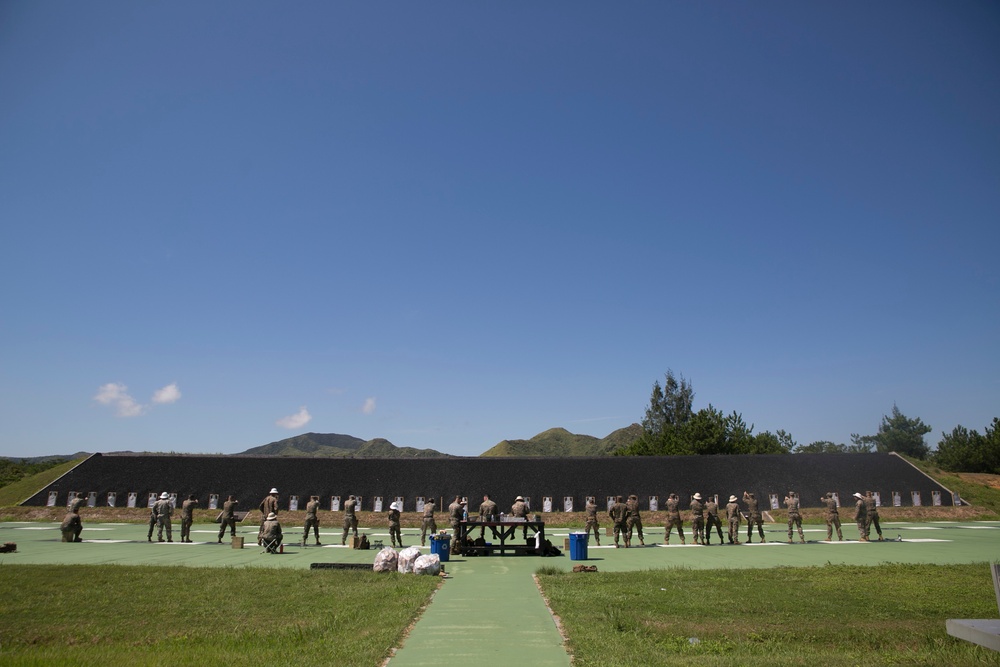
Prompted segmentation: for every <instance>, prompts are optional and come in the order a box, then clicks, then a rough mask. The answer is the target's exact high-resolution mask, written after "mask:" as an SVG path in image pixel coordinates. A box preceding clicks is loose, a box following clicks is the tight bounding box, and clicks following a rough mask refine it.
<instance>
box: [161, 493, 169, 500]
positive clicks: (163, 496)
mask: <svg viewBox="0 0 1000 667" xmlns="http://www.w3.org/2000/svg"><path fill="white" fill-rule="evenodd" d="M169 497H170V494H169V493H167V492H166V491H164V492H163V493H161V494H160V500H166V499H167V498H169Z"/></svg>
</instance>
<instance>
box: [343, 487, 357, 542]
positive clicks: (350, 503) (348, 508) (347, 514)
mask: <svg viewBox="0 0 1000 667" xmlns="http://www.w3.org/2000/svg"><path fill="white" fill-rule="evenodd" d="M357 506H358V501H357V500H355V499H354V496H351V497H350V498H348V499H347V502H346V503H344V534H343V535H341V536H340V543H341V544H342V545H343V544H347V533H348V531H351V530H353V531H354V537H357V536H358V515H357V514H355V513H354V511H355V509H356V508H357Z"/></svg>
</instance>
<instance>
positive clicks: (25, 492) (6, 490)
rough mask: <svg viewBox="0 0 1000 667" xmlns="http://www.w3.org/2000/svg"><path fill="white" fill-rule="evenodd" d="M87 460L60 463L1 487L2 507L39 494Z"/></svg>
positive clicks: (0, 504) (0, 505)
mask: <svg viewBox="0 0 1000 667" xmlns="http://www.w3.org/2000/svg"><path fill="white" fill-rule="evenodd" d="M85 458H86V457H84V458H79V459H75V460H73V461H66V462H65V463H60V464H59V465H57V466H54V467H52V468H49V469H48V470H44V471H42V472H40V473H36V474H34V475H29V476H27V477H24V478H22V479H19V480H17V481H16V482H11V483H10V484H7V485H4V486H3V487H0V507H7V506H9V505H17V504H19V503H20V502H21V501H22V500H25V499H26V498H30V497H31V496H33V495H35V494H36V493H38V491H39V490H40V489H44V488H45V487H46V486H48V485H49V484H51V483H52V482H54V481H56V480H57V479H59V478H60V477H61V476H63V475H65V474H66V473H67V472H69V471H70V470H72V469H73V468H75V467H76V466H78V465H79V464H80V463H82V462H83V461H84V459H85Z"/></svg>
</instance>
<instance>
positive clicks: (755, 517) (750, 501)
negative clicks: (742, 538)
mask: <svg viewBox="0 0 1000 667" xmlns="http://www.w3.org/2000/svg"><path fill="white" fill-rule="evenodd" d="M743 502H745V503H746V504H747V514H749V515H750V518H749V519H747V544H750V543H751V542H753V539H751V538H752V537H753V527H754V524H756V525H757V534H758V535H760V541H761V542H767V539H765V538H764V519H763V518H762V517H761V515H760V508H758V507H757V496H755V495H754V494H752V493H750V492H749V491H744V492H743Z"/></svg>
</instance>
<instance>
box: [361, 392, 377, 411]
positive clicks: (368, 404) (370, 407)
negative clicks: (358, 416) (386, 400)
mask: <svg viewBox="0 0 1000 667" xmlns="http://www.w3.org/2000/svg"><path fill="white" fill-rule="evenodd" d="M361 412H363V413H365V414H366V415H370V414H374V413H375V397H374V396H370V397H368V398H366V399H365V404H364V405H363V406H362V407H361Z"/></svg>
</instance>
